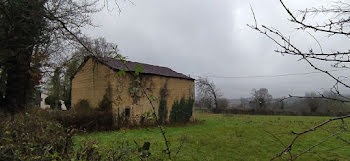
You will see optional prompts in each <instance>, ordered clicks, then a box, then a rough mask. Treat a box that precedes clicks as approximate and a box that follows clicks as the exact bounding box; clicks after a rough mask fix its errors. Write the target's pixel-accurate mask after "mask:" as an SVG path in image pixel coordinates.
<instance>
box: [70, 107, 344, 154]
mask: <svg viewBox="0 0 350 161" xmlns="http://www.w3.org/2000/svg"><path fill="white" fill-rule="evenodd" d="M197 119H200V120H205V122H204V123H203V124H199V125H192V126H183V127H167V128H166V132H167V136H168V137H169V139H170V144H171V150H172V152H173V154H174V153H176V151H177V150H178V147H179V144H180V142H181V141H183V142H184V144H183V146H182V148H181V151H180V152H179V153H178V155H177V158H176V159H177V160H268V159H270V158H271V157H272V156H274V155H275V154H276V153H278V152H280V151H281V150H282V149H283V145H282V144H281V143H280V142H279V141H277V139H276V138H275V137H273V136H272V135H271V134H273V135H274V136H276V137H278V138H280V140H281V141H282V142H283V143H284V144H288V143H289V141H290V140H291V139H292V137H293V136H292V135H290V132H291V131H292V130H293V131H296V132H298V131H300V130H304V129H307V128H309V127H312V126H314V125H316V124H318V123H320V122H322V121H325V120H327V119H328V117H305V116H250V115H222V114H215V115H214V114H199V113H197ZM345 123H346V125H350V122H349V120H345ZM337 126H339V122H337V123H333V124H331V125H329V126H326V127H325V128H321V129H320V130H317V131H315V132H312V134H307V135H305V136H303V137H301V138H300V140H298V141H297V142H296V144H295V147H294V148H293V151H292V152H293V153H297V152H301V151H303V150H305V149H306V148H307V147H310V146H312V145H313V144H316V143H318V142H319V141H321V140H323V139H324V138H326V137H327V136H329V134H330V133H329V131H332V130H333V131H334V130H335V129H338V130H339V128H336V127H337ZM340 136H341V137H342V138H345V139H348V140H350V133H345V134H341V135H340ZM86 138H90V139H94V140H97V141H99V142H100V143H101V145H102V146H103V147H104V148H117V147H118V146H119V145H120V144H121V143H125V144H127V143H129V144H134V141H135V142H137V143H139V144H142V143H143V142H145V141H149V142H150V143H151V153H152V155H156V156H161V157H164V158H166V155H165V154H164V153H163V152H162V151H163V150H164V149H165V146H164V143H163V139H162V136H161V133H160V131H159V129H157V128H148V129H132V130H127V129H125V130H121V131H110V132H97V133H91V134H84V135H79V136H76V137H75V138H74V141H75V143H76V144H79V143H80V142H81V141H82V140H83V139H86ZM285 156H286V157H287V154H286V155H285ZM299 160H350V146H349V145H347V144H345V143H343V142H342V141H340V140H339V139H337V138H331V139H330V140H328V141H327V142H326V143H325V144H323V145H320V146H318V147H316V148H314V149H313V150H312V153H307V154H305V155H303V156H302V157H300V158H299Z"/></svg>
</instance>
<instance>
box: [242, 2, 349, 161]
mask: <svg viewBox="0 0 350 161" xmlns="http://www.w3.org/2000/svg"><path fill="white" fill-rule="evenodd" d="M280 4H281V6H282V7H283V9H284V10H285V11H286V13H287V14H288V16H289V21H290V22H291V23H293V24H296V25H297V26H298V27H297V28H296V30H297V31H300V32H302V33H305V34H307V36H311V37H312V38H313V39H314V40H315V45H317V46H318V47H317V48H309V49H303V48H302V47H301V46H299V45H297V44H296V43H295V42H293V41H292V38H291V37H290V36H288V35H285V34H283V33H282V32H281V31H279V30H278V29H276V28H274V27H268V26H265V25H258V23H257V20H256V17H255V13H254V11H253V9H252V12H253V16H254V20H255V24H254V25H248V26H250V27H251V28H252V29H254V30H256V31H258V32H259V33H261V34H263V35H265V36H266V37H268V38H269V39H270V40H272V41H273V42H274V43H275V44H276V45H277V46H278V48H277V49H276V50H275V52H277V53H280V54H282V55H285V54H287V55H293V56H298V57H299V58H300V60H304V61H305V62H306V63H308V64H309V65H310V66H311V67H312V68H314V69H315V70H317V71H320V72H323V73H324V74H326V75H328V76H329V77H330V78H332V79H333V80H334V81H335V84H334V86H333V88H332V92H333V93H335V94H336V95H337V96H338V97H336V98H334V97H328V96H325V95H320V96H318V97H312V98H314V99H316V98H320V99H321V98H322V99H327V100H334V101H339V102H350V99H349V98H348V97H346V96H344V95H342V93H341V91H340V90H339V89H340V88H339V87H345V88H350V85H349V82H346V81H345V79H344V78H345V77H338V76H336V75H334V74H332V72H331V71H330V70H327V69H326V68H324V66H322V65H324V64H325V63H332V67H335V68H349V62H350V50H349V49H346V50H342V49H339V50H337V49H335V50H334V49H332V50H329V49H328V50H326V49H324V48H323V47H322V45H321V43H320V42H319V41H318V40H317V38H316V37H315V36H314V34H325V35H327V36H328V37H329V38H330V37H336V36H341V37H343V38H349V35H350V4H348V3H345V2H343V1H338V2H334V4H333V5H332V6H330V7H328V6H327V7H324V6H321V7H319V8H306V9H303V10H299V11H297V12H298V14H296V13H293V12H292V11H291V10H290V9H289V8H288V7H287V5H286V4H285V3H284V1H283V0H280ZM316 20H321V22H317V21H316ZM322 20H323V21H322ZM320 64H322V65H320ZM290 97H298V98H305V97H303V96H290ZM290 97H289V98H290ZM339 98H341V99H339ZM349 117H350V115H346V116H342V117H337V118H333V119H329V120H328V121H325V122H323V123H321V124H319V125H317V126H315V127H312V128H310V129H308V130H305V131H302V132H292V134H293V135H295V137H294V138H293V139H292V141H291V142H290V143H289V144H288V145H284V147H285V148H284V150H282V151H281V152H280V153H278V154H277V155H276V156H275V157H273V158H271V160H274V159H276V158H279V157H281V156H282V155H283V154H285V153H287V154H289V160H294V159H297V158H298V157H300V156H301V155H303V154H305V153H308V152H310V151H311V150H313V148H315V147H316V146H318V145H320V144H323V143H325V142H326V141H327V140H329V138H332V137H337V138H339V134H341V133H344V132H347V129H346V128H345V126H344V119H346V118H349ZM334 121H339V122H340V129H339V130H334V131H333V132H332V134H331V135H330V136H329V137H327V138H325V139H324V140H321V141H320V142H318V143H316V144H315V145H313V146H311V147H309V148H307V149H305V151H303V152H300V153H297V154H294V155H293V154H292V147H293V145H294V143H295V142H296V140H297V139H298V138H299V137H300V136H302V135H305V134H307V133H309V132H312V131H315V130H317V129H319V128H320V127H322V126H325V125H327V124H329V123H330V122H334ZM340 140H342V141H344V142H345V143H349V141H348V140H345V139H340Z"/></svg>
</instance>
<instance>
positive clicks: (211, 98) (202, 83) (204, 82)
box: [196, 78, 220, 109]
mask: <svg viewBox="0 0 350 161" xmlns="http://www.w3.org/2000/svg"><path fill="white" fill-rule="evenodd" d="M196 87H197V91H198V95H199V97H200V98H201V99H203V100H205V101H206V102H208V103H210V104H209V106H208V107H209V108H211V107H212V106H211V104H212V103H213V104H214V105H215V108H216V109H217V108H218V107H219V105H218V98H219V97H220V94H219V89H217V88H216V86H215V84H214V82H210V81H209V80H208V79H207V78H199V79H198V80H197V81H196Z"/></svg>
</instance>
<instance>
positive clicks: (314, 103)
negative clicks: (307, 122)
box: [305, 92, 321, 113]
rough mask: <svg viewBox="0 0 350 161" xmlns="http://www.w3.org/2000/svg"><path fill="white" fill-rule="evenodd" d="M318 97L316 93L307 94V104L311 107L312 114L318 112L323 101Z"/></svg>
mask: <svg viewBox="0 0 350 161" xmlns="http://www.w3.org/2000/svg"><path fill="white" fill-rule="evenodd" d="M318 97H319V95H317V94H316V93H315V92H310V93H305V102H306V104H307V105H308V106H309V107H310V112H312V113H314V112H316V111H317V109H318V107H319V106H320V104H319V101H321V99H317V98H318Z"/></svg>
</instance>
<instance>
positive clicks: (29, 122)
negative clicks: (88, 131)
mask: <svg viewBox="0 0 350 161" xmlns="http://www.w3.org/2000/svg"><path fill="white" fill-rule="evenodd" d="M48 116H49V115H48V112H47V111H42V110H40V109H37V110H31V111H28V112H27V113H25V114H23V113H21V114H16V115H14V116H12V117H6V118H3V119H2V120H0V160H1V161H2V160H4V161H5V160H40V161H41V160H85V161H100V160H111V161H112V160H157V159H156V158H150V157H151V153H150V143H149V142H145V143H144V144H143V146H139V145H138V144H137V143H136V142H135V143H134V144H129V143H124V142H116V143H115V145H117V147H116V148H113V149H105V148H102V147H101V146H100V144H99V143H98V142H97V141H93V140H82V141H81V142H80V143H78V144H77V145H76V148H73V146H74V145H73V142H72V135H73V133H72V132H73V131H74V130H68V129H67V128H64V126H62V125H61V124H59V123H58V122H57V121H54V120H53V119H50V117H48ZM158 160H159V159H158Z"/></svg>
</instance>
